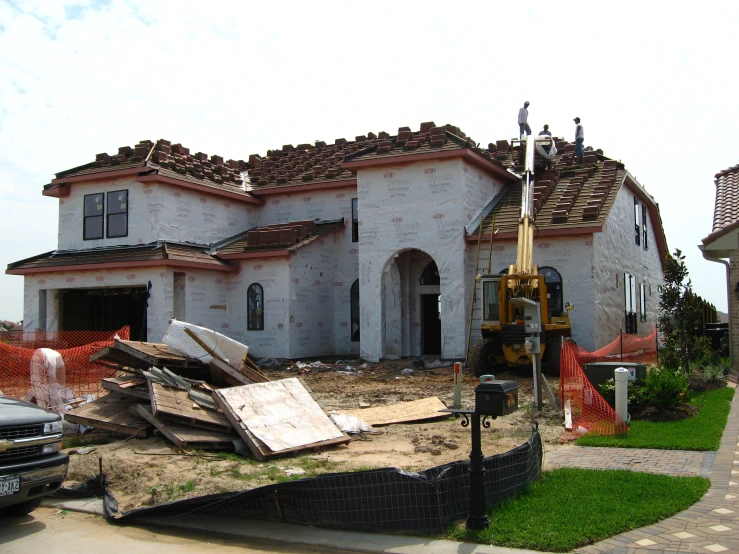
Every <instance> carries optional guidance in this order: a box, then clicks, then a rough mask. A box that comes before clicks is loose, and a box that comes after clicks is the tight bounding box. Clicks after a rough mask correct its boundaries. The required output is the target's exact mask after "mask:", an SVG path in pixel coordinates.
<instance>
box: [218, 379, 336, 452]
mask: <svg viewBox="0 0 739 554" xmlns="http://www.w3.org/2000/svg"><path fill="white" fill-rule="evenodd" d="M214 397H215V400H216V402H217V403H218V405H219V406H221V408H222V409H223V410H224V413H225V414H226V416H227V417H228V418H229V420H230V421H231V422H232V423H233V424H234V428H235V429H236V430H237V431H238V432H239V434H240V435H241V436H242V438H243V439H244V441H245V442H246V443H247V445H249V447H250V448H251V449H252V452H254V454H255V456H257V457H258V458H260V459H262V458H264V457H268V456H270V455H275V454H286V453H288V452H294V451H299V450H303V449H306V448H313V447H316V446H328V445H333V444H342V443H345V442H348V441H349V438H348V437H347V436H346V435H345V434H344V433H342V432H341V430H340V429H339V428H338V427H336V425H335V424H334V423H333V421H331V419H330V418H329V417H328V416H327V415H326V413H325V412H324V411H323V409H322V408H321V407H320V406H319V405H318V403H317V402H316V401H315V400H314V399H313V398H312V396H311V394H310V392H309V391H308V390H306V388H305V387H304V386H303V383H302V382H301V381H299V380H298V379H296V378H290V379H282V380H279V381H272V382H269V383H254V384H251V385H243V386H240V387H232V388H227V389H220V390H217V391H215V394H214Z"/></svg>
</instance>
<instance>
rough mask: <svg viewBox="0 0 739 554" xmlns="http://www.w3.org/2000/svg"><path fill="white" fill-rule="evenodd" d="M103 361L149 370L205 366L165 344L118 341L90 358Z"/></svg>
mask: <svg viewBox="0 0 739 554" xmlns="http://www.w3.org/2000/svg"><path fill="white" fill-rule="evenodd" d="M96 360H102V361H107V362H112V363H116V364H118V365H120V366H125V367H132V368H139V369H149V368H150V367H151V366H155V367H162V366H166V367H169V368H196V369H197V368H202V367H205V364H204V363H203V362H202V361H201V360H198V359H195V358H188V357H187V356H183V355H181V354H178V353H174V352H170V351H169V346H168V345H166V344H164V343H154V342H141V341H133V340H116V341H114V342H113V346H109V347H106V348H103V349H102V350H99V351H98V352H96V353H94V354H93V355H92V356H90V361H91V362H94V361H96Z"/></svg>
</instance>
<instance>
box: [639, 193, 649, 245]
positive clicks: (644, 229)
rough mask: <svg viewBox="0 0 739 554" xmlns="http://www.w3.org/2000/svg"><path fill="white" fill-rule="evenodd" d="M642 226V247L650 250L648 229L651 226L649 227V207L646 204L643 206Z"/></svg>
mask: <svg viewBox="0 0 739 554" xmlns="http://www.w3.org/2000/svg"><path fill="white" fill-rule="evenodd" d="M641 225H642V247H643V248H644V250H649V246H648V245H647V229H648V228H649V226H648V225H647V206H646V205H645V204H642V205H641Z"/></svg>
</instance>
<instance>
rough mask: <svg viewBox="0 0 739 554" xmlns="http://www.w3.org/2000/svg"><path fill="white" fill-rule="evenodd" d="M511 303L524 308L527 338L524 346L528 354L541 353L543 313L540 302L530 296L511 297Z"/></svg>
mask: <svg viewBox="0 0 739 554" xmlns="http://www.w3.org/2000/svg"><path fill="white" fill-rule="evenodd" d="M511 303H512V304H514V305H516V306H519V307H520V308H522V309H523V325H524V333H525V334H526V340H525V341H524V348H525V350H526V353H527V354H541V340H540V338H539V337H540V334H541V331H542V327H541V314H540V311H539V310H540V306H539V303H538V302H534V301H533V300H529V299H528V298H511Z"/></svg>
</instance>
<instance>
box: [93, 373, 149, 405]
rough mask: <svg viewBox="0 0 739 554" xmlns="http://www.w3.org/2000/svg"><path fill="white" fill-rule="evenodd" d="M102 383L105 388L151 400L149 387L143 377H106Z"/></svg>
mask: <svg viewBox="0 0 739 554" xmlns="http://www.w3.org/2000/svg"><path fill="white" fill-rule="evenodd" d="M102 385H103V388H104V389H105V390H109V391H112V392H118V393H121V394H125V395H127V396H134V397H136V398H141V399H142V400H149V387H148V385H147V384H146V379H144V378H143V377H138V376H126V377H106V378H105V379H103V380H102Z"/></svg>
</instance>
